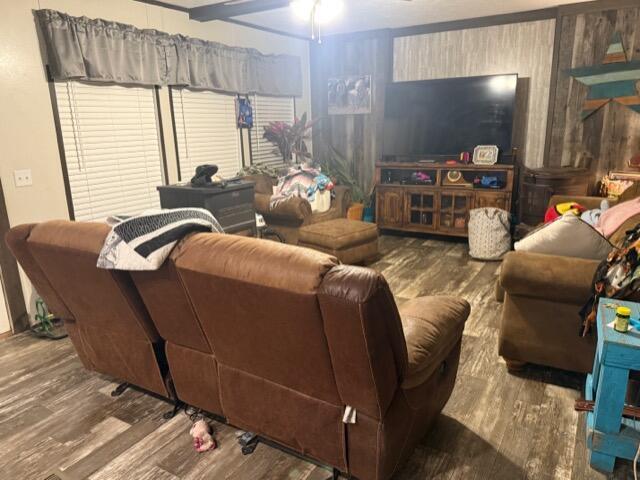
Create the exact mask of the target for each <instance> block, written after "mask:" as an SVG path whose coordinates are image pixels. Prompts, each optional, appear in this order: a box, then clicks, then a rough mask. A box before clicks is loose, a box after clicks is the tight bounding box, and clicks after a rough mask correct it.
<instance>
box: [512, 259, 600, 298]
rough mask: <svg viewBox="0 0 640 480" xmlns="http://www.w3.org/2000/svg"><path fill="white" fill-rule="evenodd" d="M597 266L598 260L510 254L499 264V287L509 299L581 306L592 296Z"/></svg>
mask: <svg viewBox="0 0 640 480" xmlns="http://www.w3.org/2000/svg"><path fill="white" fill-rule="evenodd" d="M598 264H599V262H598V261H597V260H585V259H582V258H572V257H560V256H556V255H544V254H541V253H531V252H509V253H508V254H507V255H506V256H505V258H504V261H503V262H502V269H501V272H500V285H502V287H503V288H504V289H505V291H506V292H507V293H508V294H509V295H521V296H525V297H532V298H544V299H546V300H552V301H557V302H562V303H572V304H574V305H582V304H584V303H585V302H586V301H587V300H588V299H589V296H590V295H591V282H592V279H593V275H594V273H595V271H596V268H597V267H598Z"/></svg>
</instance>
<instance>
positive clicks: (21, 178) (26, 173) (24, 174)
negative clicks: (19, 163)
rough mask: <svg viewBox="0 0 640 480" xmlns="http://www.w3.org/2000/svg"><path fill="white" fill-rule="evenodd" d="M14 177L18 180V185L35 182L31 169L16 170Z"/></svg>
mask: <svg viewBox="0 0 640 480" xmlns="http://www.w3.org/2000/svg"><path fill="white" fill-rule="evenodd" d="M13 179H14V181H15V182H16V187H28V186H29V185H32V184H33V179H32V178H31V170H30V169H26V170H14V172H13Z"/></svg>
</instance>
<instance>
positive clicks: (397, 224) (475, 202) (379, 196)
mask: <svg viewBox="0 0 640 480" xmlns="http://www.w3.org/2000/svg"><path fill="white" fill-rule="evenodd" d="M451 170H458V171H459V172H460V173H461V174H462V178H463V181H465V182H470V183H473V179H474V178H475V177H478V178H482V176H496V177H498V179H499V180H500V184H501V187H500V188H479V187H474V186H463V185H451V184H450V182H448V181H447V175H448V173H449V172H450V171H451ZM416 172H421V173H422V177H423V178H424V176H425V175H428V176H429V177H430V178H431V179H432V184H424V183H421V182H420V180H417V179H416V178H415V175H413V176H412V174H414V173H416ZM375 179H376V223H377V224H378V226H379V227H380V228H381V229H388V230H402V231H406V232H423V233H435V234H441V235H454V236H459V237H466V236H467V224H468V222H469V211H470V210H471V209H473V208H480V207H497V208H501V209H503V210H507V211H509V212H510V211H511V201H512V193H513V184H514V167H513V165H499V164H496V165H484V166H481V165H473V164H470V165H464V164H458V165H446V164H444V163H421V162H411V163H400V162H386V163H378V164H376V177H375Z"/></svg>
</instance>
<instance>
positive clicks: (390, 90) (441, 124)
mask: <svg viewBox="0 0 640 480" xmlns="http://www.w3.org/2000/svg"><path fill="white" fill-rule="evenodd" d="M517 80H518V76H517V75H515V74H514V75H493V76H484V77H462V78H447V79H442V80H425V81H419V82H397V83H391V84H389V85H387V89H386V98H385V112H384V131H383V132H384V133H383V154H384V155H385V156H412V157H425V158H427V157H428V156H429V155H433V156H436V155H450V156H457V155H458V154H459V153H460V152H473V149H474V148H475V147H476V146H477V145H497V146H498V148H499V149H500V152H501V153H511V146H512V145H511V133H512V129H513V110H514V104H515V98H516V83H517Z"/></svg>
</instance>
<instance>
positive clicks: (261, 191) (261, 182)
mask: <svg viewBox="0 0 640 480" xmlns="http://www.w3.org/2000/svg"><path fill="white" fill-rule="evenodd" d="M245 178H246V179H247V180H251V181H253V182H255V200H254V206H255V209H256V212H258V213H259V214H261V215H262V216H263V217H264V219H265V221H266V222H267V225H268V226H269V227H271V228H272V229H274V230H275V231H276V232H278V233H279V234H280V235H281V236H282V237H283V238H284V239H285V241H286V242H287V243H289V244H292V245H297V244H298V230H299V229H300V227H304V226H306V225H311V224H314V223H320V222H326V221H327V220H333V219H335V218H343V217H346V216H347V209H348V208H349V205H351V191H350V189H349V187H346V186H342V185H336V186H335V187H334V191H335V198H333V199H332V200H331V208H330V209H329V210H327V211H326V212H322V213H314V212H312V211H311V205H310V204H309V202H308V201H307V200H305V199H302V198H298V197H292V198H289V199H287V200H285V201H282V202H280V203H279V204H278V205H277V206H276V208H274V209H272V208H270V205H269V203H270V199H271V195H272V193H273V187H274V186H275V185H276V180H275V179H274V178H272V177H270V176H268V175H248V176H246V177H245Z"/></svg>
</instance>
